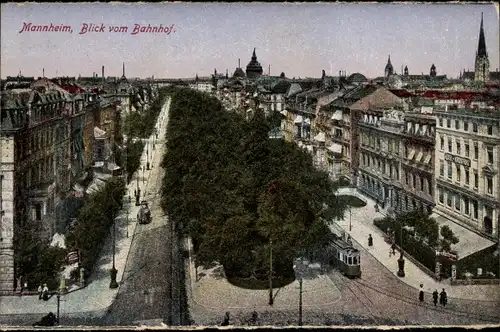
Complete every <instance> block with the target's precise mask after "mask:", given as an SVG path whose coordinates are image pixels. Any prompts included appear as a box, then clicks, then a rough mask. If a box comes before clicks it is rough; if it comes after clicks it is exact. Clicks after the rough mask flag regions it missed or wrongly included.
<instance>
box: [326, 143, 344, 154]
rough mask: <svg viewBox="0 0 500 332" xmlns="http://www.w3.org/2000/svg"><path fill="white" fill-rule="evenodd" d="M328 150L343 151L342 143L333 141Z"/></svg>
mask: <svg viewBox="0 0 500 332" xmlns="http://www.w3.org/2000/svg"><path fill="white" fill-rule="evenodd" d="M328 151H330V152H333V153H342V145H340V144H337V143H333V144H332V145H330V147H329V148H328Z"/></svg>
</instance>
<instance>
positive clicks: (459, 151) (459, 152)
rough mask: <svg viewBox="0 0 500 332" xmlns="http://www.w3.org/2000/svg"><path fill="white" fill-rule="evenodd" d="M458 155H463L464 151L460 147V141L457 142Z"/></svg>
mask: <svg viewBox="0 0 500 332" xmlns="http://www.w3.org/2000/svg"><path fill="white" fill-rule="evenodd" d="M457 154H458V155H459V156H460V155H462V149H461V145H460V141H458V140H457Z"/></svg>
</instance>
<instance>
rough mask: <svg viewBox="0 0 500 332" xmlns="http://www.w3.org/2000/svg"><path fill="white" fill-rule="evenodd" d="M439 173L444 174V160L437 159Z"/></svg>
mask: <svg viewBox="0 0 500 332" xmlns="http://www.w3.org/2000/svg"><path fill="white" fill-rule="evenodd" d="M439 175H441V176H444V161H443V160H440V161H439Z"/></svg>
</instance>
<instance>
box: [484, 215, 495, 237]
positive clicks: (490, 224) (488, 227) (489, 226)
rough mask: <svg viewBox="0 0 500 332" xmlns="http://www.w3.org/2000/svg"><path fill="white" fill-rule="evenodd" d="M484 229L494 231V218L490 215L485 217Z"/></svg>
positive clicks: (489, 232)
mask: <svg viewBox="0 0 500 332" xmlns="http://www.w3.org/2000/svg"><path fill="white" fill-rule="evenodd" d="M484 231H485V232H486V233H488V234H491V233H493V220H492V219H491V217H490V216H485V217H484Z"/></svg>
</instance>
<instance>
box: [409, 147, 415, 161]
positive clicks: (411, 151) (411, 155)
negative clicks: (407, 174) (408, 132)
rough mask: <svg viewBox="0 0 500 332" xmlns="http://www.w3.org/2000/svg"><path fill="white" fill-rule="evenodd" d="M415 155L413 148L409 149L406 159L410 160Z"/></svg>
mask: <svg viewBox="0 0 500 332" xmlns="http://www.w3.org/2000/svg"><path fill="white" fill-rule="evenodd" d="M414 156H415V149H411V150H410V153H408V160H412V159H413V157H414Z"/></svg>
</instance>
